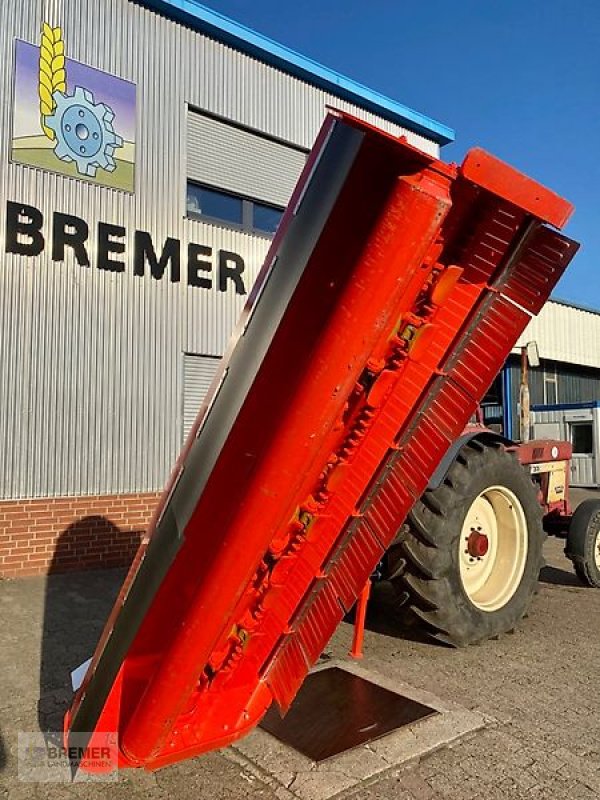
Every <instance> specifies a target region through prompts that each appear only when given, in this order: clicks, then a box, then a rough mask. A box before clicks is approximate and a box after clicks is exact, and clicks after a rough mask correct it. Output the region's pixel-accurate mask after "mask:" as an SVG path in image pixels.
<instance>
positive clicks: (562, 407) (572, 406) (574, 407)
mask: <svg viewBox="0 0 600 800" xmlns="http://www.w3.org/2000/svg"><path fill="white" fill-rule="evenodd" d="M588 408H600V400H588V401H586V402H585V403H555V404H554V405H547V406H544V405H538V406H531V410H532V411H583V410H585V409H588Z"/></svg>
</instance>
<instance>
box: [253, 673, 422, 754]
mask: <svg viewBox="0 0 600 800" xmlns="http://www.w3.org/2000/svg"><path fill="white" fill-rule="evenodd" d="M437 713H438V712H437V711H436V710H435V709H434V708H431V707H429V706H426V705H423V704H422V703H418V702H417V701H416V700H412V699H411V698H409V697H405V696H403V695H401V694H398V693H396V692H392V691H390V690H389V689H385V688H384V687H383V686H379V685H377V684H376V683H372V682H371V681H369V680H366V679H365V678H362V677H361V676H360V675H356V674H355V673H354V672H348V671H347V670H344V669H341V668H340V667H329V668H327V669H321V670H319V671H317V672H314V673H312V674H311V675H309V677H308V678H307V679H306V681H305V682H304V684H303V686H302V688H301V689H300V691H299V692H298V695H297V696H296V699H295V700H294V702H293V704H292V707H291V708H290V710H289V711H288V713H287V715H286V716H285V717H284V718H283V719H282V718H281V717H280V715H279V711H278V709H277V708H275V707H274V706H272V707H271V708H270V710H269V711H268V712H267V714H266V716H265V718H264V719H263V721H262V723H261V727H262V728H263V729H264V730H265V731H267V732H268V733H270V734H271V735H273V736H275V737H276V738H277V739H279V740H280V741H281V742H283V743H284V744H287V745H288V746H290V747H293V748H294V749H295V750H297V751H298V752H300V753H302V755H304V756H306V757H307V758H310V759H311V760H312V761H316V762H319V761H324V760H325V759H328V758H331V757H333V756H337V755H339V754H340V753H345V752H346V751H348V750H352V749H353V748H355V747H358V746H359V745H363V744H367V743H368V742H372V741H373V740H375V739H379V738H380V737H381V736H384V735H385V734H387V733H390V732H391V731H395V730H397V729H398V728H401V727H403V726H404V725H410V724H412V723H414V722H417V721H418V720H421V719H425V717H429V716H431V715H433V714H437Z"/></svg>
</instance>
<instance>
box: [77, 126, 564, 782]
mask: <svg viewBox="0 0 600 800" xmlns="http://www.w3.org/2000/svg"><path fill="white" fill-rule="evenodd" d="M340 131H341V132H342V133H343V134H344V136H345V137H346V139H345V140H344V141H346V144H345V145H344V146H343V147H341V146H339V145H337V144H336V142H337V141H338V139H339V137H340V136H341V134H340ZM336 137H337V138H336ZM348 143H350V144H348ZM350 145H352V148H354V150H353V151H352V153H353V155H352V157H351V156H350V155H348V153H349V152H350V151H351V149H352V148H351V147H350ZM336 147H339V152H340V154H341V155H340V158H341V157H342V156H343V158H344V159H345V162H344V163H346V164H347V165H348V172H347V175H346V177H345V180H344V181H343V184H342V186H341V189H340V191H339V194H338V195H337V197H336V198H335V200H334V202H333V204H332V207H331V209H330V211H329V212H328V214H327V216H326V221H325V224H324V226H323V228H322V230H321V231H320V233H319V235H318V237H317V238H316V241H315V245H314V247H313V249H312V250H311V252H310V253H309V254H308V256H307V261H306V265H305V267H304V269H303V271H302V274H301V276H300V278H299V280H298V283H297V286H296V287H295V290H294V292H293V294H292V295H291V299H290V302H289V304H288V306H287V308H286V309H285V313H283V315H282V317H281V319H280V320H279V322H278V325H277V327H276V330H275V331H274V332H273V335H272V338H271V340H270V343H269V346H268V348H267V349H266V351H265V354H264V358H263V359H262V362H261V363H260V365H259V367H258V371H257V373H256V375H255V377H254V379H253V381H252V384H251V387H250V388H249V391H248V394H247V396H245V398H244V402H243V403H242V405H241V407H240V409H239V411H238V413H237V414H236V415H235V418H234V419H233V421H232V424H231V429H230V430H229V432H228V434H227V437H226V439H225V441H224V442H223V445H222V447H221V449H220V450H219V452H218V457H216V460H215V463H214V466H213V467H212V469H211V470H210V474H209V475H208V477H207V479H206V482H205V483H204V484H203V485H202V487H201V488H199V489H198V493H197V496H196V497H194V498H193V503H191V501H190V500H189V497H188V498H184V499H185V502H183V501H182V499H181V495H182V491H183V490H182V488H181V487H182V485H183V484H184V483H185V481H184V480H183V479H182V477H181V476H182V475H183V476H184V478H186V479H188V484H187V485H188V487H189V477H190V474H192V477H193V469H197V470H199V474H200V472H201V471H202V460H201V459H196V450H195V449H194V448H195V447H196V446H197V445H198V443H200V444H202V441H203V436H204V435H205V434H206V431H207V429H208V427H209V426H210V424H211V422H212V421H213V420H214V419H218V418H219V414H221V413H223V404H224V402H225V401H224V399H223V397H224V396H225V395H224V392H223V391H221V392H220V393H218V392H217V389H216V386H217V385H216V384H215V388H214V390H213V396H212V398H211V400H210V407H209V408H204V409H203V410H202V412H201V414H200V416H199V418H198V420H197V422H196V425H195V427H194V430H193V431H192V434H191V435H190V439H189V441H188V443H187V446H186V448H185V449H184V452H183V454H182V456H181V457H180V459H179V461H178V464H177V466H176V468H175V470H174V473H173V477H172V479H171V481H170V483H169V486H168V487H167V490H166V491H165V494H164V495H163V498H162V500H161V503H160V505H159V508H158V510H157V513H156V515H155V518H154V523H153V526H152V527H151V530H150V533H149V537H148V541H147V542H145V543H144V544H143V545H142V548H141V550H140V553H139V554H138V557H137V559H136V562H135V563H134V566H133V567H132V570H131V571H130V574H129V576H128V578H127V581H126V584H125V587H124V589H123V591H122V593H121V595H120V598H119V600H118V601H117V604H116V606H115V609H114V610H113V613H112V615H111V617H110V619H109V622H108V624H107V627H106V629H105V631H104V634H103V636H102V639H101V641H100V644H99V646H98V649H97V651H96V654H95V655H94V659H93V661H92V665H91V667H90V669H89V670H88V673H87V675H86V678H85V680H84V683H83V685H82V687H81V689H80V690H79V692H78V694H77V695H76V697H75V701H74V703H73V707H72V709H71V710H70V712H69V713H68V715H67V717H66V720H65V730H66V737H67V740H68V739H69V735H70V731H71V730H73V731H78V730H82V725H84V724H90V720H91V724H92V726H93V730H94V735H93V736H92V743H93V741H94V737H97V736H98V735H99V733H98V732H99V731H106V730H111V731H112V730H115V731H118V732H119V737H120V745H119V763H120V765H121V766H143V767H146V768H148V769H156V768H158V767H161V766H163V765H165V764H168V763H172V762H174V761H177V760H180V759H182V758H186V757H189V756H193V755H195V754H197V753H201V752H204V751H207V750H210V749H214V748H218V747H222V746H224V745H226V744H228V743H230V742H232V741H235V740H236V739H238V738H239V737H241V736H243V735H244V734H245V733H247V732H248V731H249V730H250V729H251V728H252V727H253V726H254V725H256V724H257V722H258V721H259V720H260V719H261V717H262V716H263V714H264V713H265V711H266V710H267V708H268V707H269V705H270V704H271V703H272V701H273V700H275V701H276V702H277V703H278V705H279V706H280V708H281V709H282V710H283V711H285V710H286V709H287V708H288V707H289V705H290V703H291V702H292V700H293V698H294V696H295V694H296V692H297V690H298V688H299V687H300V685H301V683H302V680H303V679H304V677H305V676H306V674H307V672H308V670H309V669H310V667H311V665H312V664H313V663H314V662H315V661H316V659H317V658H318V656H319V654H320V653H321V651H322V649H323V647H324V646H325V644H326V643H327V641H328V639H329V638H330V636H331V635H332V633H333V631H334V630H335V628H336V626H337V625H338V623H339V622H340V621H341V619H342V617H343V616H344V614H345V613H346V612H347V611H349V610H350V609H351V607H352V606H353V604H354V602H355V600H356V598H357V597H358V595H359V594H360V593H361V591H362V590H363V587H365V585H366V583H367V581H368V578H369V576H370V574H371V572H372V570H373V568H374V567H375V565H376V564H377V563H378V561H379V560H380V559H381V557H382V555H383V553H384V552H385V549H386V548H387V546H388V544H389V542H390V541H391V539H392V538H393V536H394V535H395V533H396V531H397V529H398V527H399V525H400V524H401V523H402V522H403V520H404V518H405V516H406V514H407V513H408V511H409V510H410V508H411V507H412V505H413V503H414V502H415V500H416V499H417V498H418V497H419V496H420V495H421V494H422V492H423V490H424V489H425V487H426V485H427V482H428V480H429V478H430V476H431V474H432V473H433V471H434V470H435V468H436V466H437V464H438V463H439V462H440V460H441V459H442V457H443V455H444V453H445V452H446V450H447V449H448V447H449V445H450V444H451V443H452V441H453V440H454V439H455V438H456V436H458V435H459V434H460V432H461V431H462V429H463V426H464V425H465V423H466V421H467V420H468V419H469V417H470V416H471V414H472V413H473V412H474V410H475V408H476V405H477V402H478V401H479V399H480V398H481V397H482V396H483V394H484V393H485V391H486V390H487V388H488V386H489V385H490V383H491V382H492V380H493V378H494V376H495V375H496V374H497V372H498V370H499V368H500V366H501V365H502V363H503V362H504V360H505V358H506V356H507V355H508V353H509V352H510V349H511V347H512V346H513V344H514V342H515V341H516V340H517V338H518V336H519V335H520V333H521V332H522V330H523V329H524V328H525V326H526V324H527V322H528V321H529V319H530V316H529V313H536V312H537V311H538V310H539V308H540V307H541V305H542V304H543V302H544V300H545V299H546V297H547V296H548V294H549V293H550V291H551V289H552V287H553V286H554V284H555V283H556V281H557V280H558V278H559V277H560V275H561V274H562V272H563V270H564V269H565V268H566V266H567V264H568V262H569V260H570V259H571V257H572V256H573V254H574V252H575V251H576V249H577V245H576V244H575V243H573V242H571V241H570V240H568V239H566V238H565V237H563V236H561V235H559V234H557V233H555V232H552V231H550V230H549V229H548V228H545V227H544V226H543V224H542V223H543V222H544V221H548V222H552V223H555V224H556V223H561V222H562V221H564V220H565V219H566V218H567V217H568V215H569V213H570V211H571V207H570V205H569V204H568V203H566V202H565V201H563V200H560V198H557V197H556V195H554V194H552V193H551V192H549V191H548V190H546V189H544V188H543V187H540V186H539V185H538V184H535V183H534V182H533V181H531V180H529V179H525V178H524V176H521V175H520V174H518V173H516V172H515V171H514V170H511V168H509V167H507V166H506V165H505V164H502V163H501V162H499V161H497V160H496V159H494V158H493V157H491V156H488V155H486V154H484V155H485V158H484V157H483V155H481V154H480V153H479V151H478V152H477V154H476V155H475V156H473V155H471V156H468V157H467V160H466V162H465V166H464V167H463V168H457V167H454V166H448V165H446V164H443V163H442V162H440V161H438V160H436V159H434V158H432V157H431V156H428V155H425V154H424V153H421V152H420V151H418V150H416V149H414V148H412V147H410V146H409V145H408V144H407V143H406V142H405V141H404V140H402V139H396V138H394V137H392V136H390V135H388V134H385V133H382V132H381V131H379V130H377V129H375V128H372V127H371V126H368V125H366V124H364V123H363V122H360V121H358V120H356V119H353V118H351V117H349V116H347V115H330V116H329V117H328V119H327V121H326V122H325V125H324V128H323V130H322V132H321V134H320V137H319V139H318V141H317V144H316V146H315V149H314V150H313V153H312V156H311V158H310V160H309V163H308V164H307V167H306V169H305V171H304V173H303V176H302V178H301V180H300V183H299V186H298V187H297V189H296V192H295V193H294V197H293V198H292V201H291V203H290V206H289V207H288V210H287V212H286V214H285V216H284V220H283V223H282V226H281V227H280V230H279V232H278V234H277V236H276V238H275V241H274V242H273V246H272V248H271V250H270V253H269V255H268V256H267V261H266V266H265V268H264V269H263V272H262V273H261V276H260V278H259V281H258V283H257V286H256V287H255V289H254V291H253V294H252V298H251V305H250V306H249V308H248V309H247V311H246V312H245V315H244V318H243V319H242V322H241V326H240V328H239V329H238V333H237V337H238V339H239V342H240V344H238V347H237V349H233V350H232V351H231V352H230V353H229V356H228V358H227V359H226V360H225V365H224V371H223V373H222V375H221V380H225V381H226V382H227V381H232V380H234V379H235V376H236V375H237V374H238V373H239V372H240V371H241V370H242V369H243V367H242V366H241V365H240V364H239V360H240V359H239V357H238V355H239V352H240V348H241V347H243V346H244V343H245V344H247V342H248V341H251V337H252V336H253V331H254V328H253V325H254V324H256V325H258V321H257V319H259V318H260V314H261V313H262V311H264V310H265V309H266V308H267V305H268V303H269V302H275V300H276V298H275V296H274V295H270V294H269V292H270V291H271V290H272V288H273V287H272V282H273V280H274V270H275V269H276V270H279V272H278V273H277V275H278V276H280V275H282V274H283V273H282V272H281V271H282V270H285V269H286V250H285V248H286V244H287V243H288V242H289V241H291V238H292V237H293V235H294V226H298V225H300V224H301V223H303V224H305V225H306V226H307V228H310V226H311V224H312V223H313V222H314V219H315V216H316V215H317V211H318V209H319V208H320V207H322V205H323V203H324V202H325V201H324V200H323V196H322V193H321V194H319V196H318V197H317V196H316V194H315V192H314V191H313V192H312V194H311V191H312V189H313V188H314V186H315V185H316V182H317V181H318V180H319V179H322V178H323V176H326V175H327V174H328V173H327V170H328V169H331V164H332V161H335V159H332V155H336V154H337V152H338V151H337V150H336V149H335V148H336ZM474 164H475V165H476V166H474ZM313 195H314V196H313ZM319 204H321V205H319ZM274 262H277V263H276V266H275V267H274V266H273V263H274ZM513 301H517V302H518V303H519V305H516V304H515V302H513ZM528 312H529V313H528ZM257 342H258V339H257ZM236 358H237V361H236ZM223 385H225V386H226V385H227V384H226V383H225V384H223ZM196 440H198V441H196ZM209 450H210V442H208V441H207V443H206V449H205V451H202V452H206V453H209ZM207 457H208V456H207ZM192 468H193V469H192ZM190 471H191V472H190ZM198 480H200V478H198ZM188 492H189V488H188ZM186 504H187V505H186ZM182 508H183V509H186V508H189V509H190V511H189V515H188V517H187V518H185V514H184V512H182V511H181V509H182ZM165 520H166V521H167V522H168V523H169V524H170V525H171V526H172V528H173V530H176V531H177V532H178V536H179V539H178V540H177V547H176V548H174V554H173V556H172V559H173V560H172V563H170V566H169V568H168V570H167V571H166V574H165V575H164V577H163V578H162V580H161V581H160V583H159V585H158V586H157V588H156V591H155V593H154V594H153V595H152V597H151V600H150V602H149V605H148V607H147V608H145V607H144V608H143V613H141V612H140V613H139V614H138V618H136V616H135V614H134V613H133V612H132V611H131V608H132V605H133V604H134V603H133V600H132V598H135V597H137V595H138V594H139V589H140V583H142V582H143V580H146V578H144V577H143V576H144V575H145V574H146V573H145V572H144V570H146V572H148V570H149V568H150V566H152V565H153V564H155V563H157V562H158V561H159V560H160V557H161V556H160V552H158V553H157V552H156V551H157V548H156V547H154V549H153V544H152V542H153V536H156V534H153V530H154V528H156V529H157V530H160V529H161V526H165V525H166V524H167V523H166V522H165ZM180 520H184V521H183V522H181V523H180ZM181 527H183V530H180V528H181ZM170 541H171V543H173V541H175V540H170ZM165 558H166V555H165ZM123 629H126V630H125V631H124V630H123ZM128 637H129V638H128ZM117 640H118V641H120V642H125V644H121V645H120V649H119V647H116V646H115V642H116V641H117ZM107 676H108V678H107Z"/></svg>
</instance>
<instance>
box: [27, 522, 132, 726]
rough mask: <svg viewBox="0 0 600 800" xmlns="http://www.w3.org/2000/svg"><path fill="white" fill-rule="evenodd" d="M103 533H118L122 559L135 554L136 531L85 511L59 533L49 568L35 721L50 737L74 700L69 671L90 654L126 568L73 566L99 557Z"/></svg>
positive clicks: (97, 559)
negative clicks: (89, 514)
mask: <svg viewBox="0 0 600 800" xmlns="http://www.w3.org/2000/svg"><path fill="white" fill-rule="evenodd" d="M99 531H100V532H101V533H100V536H99V534H98V532H99ZM104 537H119V541H122V542H123V549H122V551H121V554H120V558H121V563H125V562H127V561H130V560H131V558H132V557H133V555H134V553H135V550H136V549H137V542H139V538H140V535H139V532H133V533H132V532H130V531H126V532H121V531H120V529H119V528H118V527H116V526H115V525H113V524H112V523H111V522H110V521H109V520H107V519H106V518H105V517H85V518H83V519H81V520H78V521H77V522H76V523H74V524H73V525H70V526H69V527H68V528H66V529H65V531H64V532H63V533H62V534H61V536H60V537H59V539H58V542H57V546H56V550H55V553H54V556H53V560H52V564H51V566H50V569H49V575H48V578H47V581H46V596H45V604H44V625H43V631H42V647H41V663H40V694H39V701H38V722H39V726H40V730H41V731H42V732H44V733H47V734H49V735H51V736H52V738H54V736H53V735H54V734H60V733H61V732H62V726H63V716H64V713H65V711H66V710H67V708H68V707H69V705H70V703H71V700H72V696H73V691H72V687H71V672H72V670H74V669H75V668H76V667H78V666H79V665H80V664H82V663H83V662H84V661H86V660H87V659H88V658H90V657H91V656H92V654H93V652H94V649H95V647H96V644H97V642H98V639H99V637H100V634H101V632H102V629H103V628H104V624H105V622H106V620H107V618H108V615H109V613H110V610H111V609H112V606H113V604H114V602H115V599H116V597H117V594H118V592H119V589H120V587H121V584H122V583H123V579H124V577H125V574H126V568H125V567H121V568H116V569H114V568H113V569H107V568H104V569H96V570H93V571H85V572H82V571H77V572H75V571H73V570H75V569H76V568H77V565H78V564H83V565H86V566H88V568H89V565H90V563H96V564H99V563H100V558H101V555H100V554H99V552H98V550H99V547H101V545H99V544H98V542H99V541H109V539H106V540H105V539H104ZM110 550H111V552H114V548H111V549H110ZM130 551H131V552H130ZM94 559H95V561H94ZM65 570H71V571H70V572H65ZM56 573H63V574H56Z"/></svg>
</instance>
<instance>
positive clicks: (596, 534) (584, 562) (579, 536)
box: [565, 500, 600, 589]
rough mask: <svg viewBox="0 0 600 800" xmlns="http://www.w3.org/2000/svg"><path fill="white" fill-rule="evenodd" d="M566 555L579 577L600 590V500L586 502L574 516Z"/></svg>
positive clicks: (578, 507)
mask: <svg viewBox="0 0 600 800" xmlns="http://www.w3.org/2000/svg"><path fill="white" fill-rule="evenodd" d="M565 553H566V555H567V557H568V558H570V559H571V561H572V562H573V566H574V568H575V572H576V573H577V577H578V578H579V580H580V581H581V582H582V583H585V584H586V585H587V586H592V587H595V588H596V589H599V588H600V500H584V501H583V503H581V504H580V505H579V506H577V508H576V509H575V513H574V514H573V519H572V520H571V524H570V525H569V532H568V534H567V546H566V548H565Z"/></svg>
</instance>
